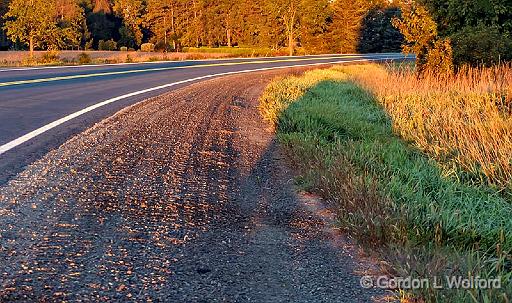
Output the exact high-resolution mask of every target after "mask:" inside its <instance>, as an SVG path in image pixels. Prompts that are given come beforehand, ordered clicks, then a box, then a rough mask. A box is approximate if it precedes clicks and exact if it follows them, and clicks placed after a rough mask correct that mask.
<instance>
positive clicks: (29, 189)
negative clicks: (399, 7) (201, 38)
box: [0, 70, 386, 303]
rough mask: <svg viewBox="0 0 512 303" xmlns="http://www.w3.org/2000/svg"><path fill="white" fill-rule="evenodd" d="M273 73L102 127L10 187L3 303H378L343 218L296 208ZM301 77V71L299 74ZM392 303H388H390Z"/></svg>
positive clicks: (201, 91) (242, 78)
mask: <svg viewBox="0 0 512 303" xmlns="http://www.w3.org/2000/svg"><path fill="white" fill-rule="evenodd" d="M296 71H297V70H293V71H280V70H278V71H266V72H261V73H251V74H247V75H232V76H229V77H223V78H220V79H212V80H210V81H205V82H202V83H196V84H192V85H190V86H187V87H185V88H182V89H179V90H175V91H173V92H169V93H165V94H162V95H160V96H158V97H155V98H151V99H149V100H148V101H146V102H142V103H140V104H138V105H135V106H132V107H129V108H127V109H126V110H122V111H120V112H119V113H117V114H116V115H114V116H112V117H109V118H107V119H104V120H103V121H101V122H100V123H99V124H97V125H95V126H93V127H91V128H90V129H88V130H87V131H85V132H83V133H81V134H79V135H77V136H75V137H74V138H73V139H71V140H68V141H67V142H65V143H64V144H63V145H61V146H60V147H58V148H56V149H55V150H52V151H51V152H49V153H48V154H47V155H45V156H43V158H42V159H40V160H38V161H36V162H34V163H33V164H31V165H29V166H28V168H27V169H26V170H24V171H23V172H22V173H20V174H18V175H17V176H16V177H14V178H13V179H12V182H9V183H8V184H5V185H3V186H0V302H173V303H174V302H176V303H181V302H183V303H195V302H197V303H205V302H212V303H214V302H225V303H227V302H233V303H235V302H237V303H238V302H239V303H242V302H247V303H250V302H293V303H296V302H299V303H302V302H304V303H306V302H307V303H324V302H325V303H331V302H336V303H338V302H340V303H342V302H347V303H357V302H361V303H368V302H373V298H382V296H384V295H386V293H383V292H382V291H379V290H376V289H364V288H362V287H361V286H360V282H359V281H360V278H361V275H362V274H368V273H371V272H375V270H376V269H378V267H376V265H377V264H372V263H371V262H368V260H364V259H361V258H360V257H359V255H358V253H357V250H356V249H354V247H352V246H351V245H350V242H349V241H347V240H346V239H344V237H343V235H342V234H341V232H340V231H339V230H338V229H336V228H335V226H334V224H333V223H334V220H335V214H334V213H333V212H332V211H329V209H327V208H326V207H325V206H323V205H322V203H321V201H320V200H319V199H317V198H315V197H313V196H311V195H305V194H297V192H296V188H295V186H294V182H293V180H292V179H291V178H292V176H293V174H294V172H293V171H292V170H290V168H289V166H288V165H287V162H286V161H285V160H284V155H283V154H282V153H281V152H280V149H279V148H278V146H277V145H276V143H275V140H274V134H273V132H271V131H269V129H268V124H267V123H265V122H264V121H263V120H262V119H261V116H260V114H259V111H258V105H259V102H258V99H259V96H260V94H261V92H262V90H263V89H264V88H265V87H266V86H267V85H268V83H269V82H270V81H271V79H273V78H274V77H276V76H282V75H285V74H287V73H288V74H290V73H293V72H296ZM300 71H303V70H300ZM382 301H383V300H382Z"/></svg>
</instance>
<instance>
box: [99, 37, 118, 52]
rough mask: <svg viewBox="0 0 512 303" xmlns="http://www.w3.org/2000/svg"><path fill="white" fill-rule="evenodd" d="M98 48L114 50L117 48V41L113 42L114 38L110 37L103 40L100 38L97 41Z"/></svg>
mask: <svg viewBox="0 0 512 303" xmlns="http://www.w3.org/2000/svg"><path fill="white" fill-rule="evenodd" d="M98 49H99V50H105V51H113V50H116V49H117V42H115V41H114V40H112V39H110V40H107V41H104V40H100V41H99V42H98Z"/></svg>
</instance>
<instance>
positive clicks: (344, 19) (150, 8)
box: [0, 0, 512, 67]
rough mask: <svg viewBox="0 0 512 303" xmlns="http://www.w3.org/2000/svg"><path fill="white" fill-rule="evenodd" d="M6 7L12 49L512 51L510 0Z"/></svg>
mask: <svg viewBox="0 0 512 303" xmlns="http://www.w3.org/2000/svg"><path fill="white" fill-rule="evenodd" d="M0 17H1V18H0V49H4V50H5V49H30V50H32V49H43V50H46V49H81V50H92V49H107V50H114V49H119V48H120V47H123V48H126V49H140V47H141V45H142V44H143V43H152V44H153V45H154V46H155V48H156V50H160V51H180V50H182V49H183V48H185V47H201V46H208V47H219V46H226V47H230V46H237V45H238V46H244V47H262V48H269V49H273V50H280V49H286V50H287V52H289V53H290V54H293V53H294V52H295V51H296V50H297V49H298V48H300V49H301V50H303V52H305V53H309V54H314V53H354V52H362V53H365V52H396V51H400V49H401V45H402V44H403V43H404V42H405V48H406V49H407V50H410V51H413V52H415V53H416V54H417V55H418V56H419V59H420V61H421V60H424V61H425V62H427V61H428V62H430V64H431V65H433V66H434V67H436V66H437V67H439V66H441V65H446V66H450V65H451V64H452V63H454V64H455V65H462V64H467V63H469V64H472V65H478V64H487V65H489V64H494V63H497V62H500V61H505V60H512V1H510V0H478V1H472V0H471V1H469V0H465V1H461V0H236V1H233V0H0ZM446 57H449V58H450V62H448V63H446V61H444V58H446ZM420 63H421V62H420Z"/></svg>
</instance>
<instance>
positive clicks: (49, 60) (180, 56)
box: [0, 51, 233, 66]
mask: <svg viewBox="0 0 512 303" xmlns="http://www.w3.org/2000/svg"><path fill="white" fill-rule="evenodd" d="M83 54H87V55H86V56H84V55H83ZM87 56H88V57H87ZM229 57H233V55H232V54H229V53H214V52H208V53H206V52H201V53H199V52H186V53H170V52H169V53H161V52H138V51H127V52H121V51H58V52H46V51H36V52H35V56H34V60H30V56H29V53H28V52H27V51H4V52H0V65H2V66H32V65H68V64H70V65H74V64H103V63H130V62H148V61H172V60H178V61H179V60H199V59H219V58H229ZM81 58H82V59H81ZM84 58H85V60H84Z"/></svg>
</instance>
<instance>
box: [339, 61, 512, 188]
mask: <svg viewBox="0 0 512 303" xmlns="http://www.w3.org/2000/svg"><path fill="white" fill-rule="evenodd" d="M342 69H343V70H344V71H346V72H348V73H349V74H350V75H351V76H352V77H353V79H354V80H355V81H356V82H357V83H359V84H360V85H362V86H363V87H364V88H366V89H368V90H369V91H371V92H372V93H373V94H375V96H376V97H377V99H378V100H379V102H380V103H381V105H382V106H383V107H384V108H385V110H386V112H387V113H388V114H389V115H390V117H391V120H392V123H393V128H394V130H395V132H396V133H398V134H399V135H401V136H402V137H403V138H404V139H406V140H408V141H412V142H413V143H414V144H415V145H416V146H417V147H418V148H420V149H421V150H423V151H425V152H427V153H428V154H430V155H432V156H433V157H434V158H436V160H438V161H439V162H440V163H442V165H443V167H444V169H445V170H444V171H445V173H446V174H447V175H452V176H455V177H462V176H463V175H464V174H461V171H466V172H469V173H471V176H472V180H475V177H476V178H477V179H476V180H477V181H478V182H481V183H486V184H491V185H497V186H499V187H502V188H504V187H510V182H511V179H512V164H511V160H512V114H511V113H512V66H510V65H504V66H500V67H494V68H467V69H463V70H461V71H460V72H459V73H457V74H456V75H453V76H451V77H449V78H440V77H438V76H437V75H435V74H434V73H431V74H427V75H425V76H424V77H423V78H421V79H420V78H418V77H417V76H416V75H415V74H414V71H413V70H412V69H411V68H396V67H395V68H387V69H386V68H384V67H382V66H378V65H364V66H348V67H343V68H342ZM461 169H462V170H461Z"/></svg>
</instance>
